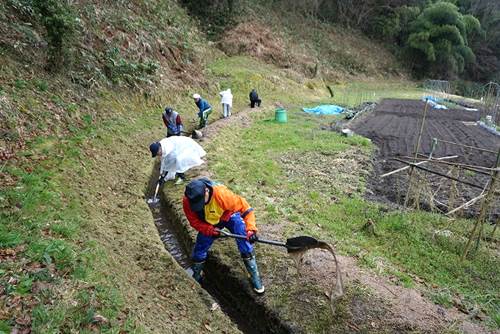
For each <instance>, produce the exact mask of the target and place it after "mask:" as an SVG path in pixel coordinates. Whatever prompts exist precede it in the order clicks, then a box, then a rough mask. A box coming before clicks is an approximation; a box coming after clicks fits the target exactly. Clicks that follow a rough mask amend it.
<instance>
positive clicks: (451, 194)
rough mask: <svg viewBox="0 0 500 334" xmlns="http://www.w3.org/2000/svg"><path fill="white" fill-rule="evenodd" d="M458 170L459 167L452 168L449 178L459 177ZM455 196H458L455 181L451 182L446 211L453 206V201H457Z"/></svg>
mask: <svg viewBox="0 0 500 334" xmlns="http://www.w3.org/2000/svg"><path fill="white" fill-rule="evenodd" d="M459 168H460V167H456V166H454V167H452V169H451V176H452V177H455V178H458V177H459V176H460V169H459ZM457 195H458V188H457V181H455V180H451V183H450V192H449V195H448V210H449V209H450V208H452V207H454V206H455V201H456V199H457ZM453 212H455V211H453ZM450 214H451V213H450Z"/></svg>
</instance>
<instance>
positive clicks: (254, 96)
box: [249, 88, 262, 108]
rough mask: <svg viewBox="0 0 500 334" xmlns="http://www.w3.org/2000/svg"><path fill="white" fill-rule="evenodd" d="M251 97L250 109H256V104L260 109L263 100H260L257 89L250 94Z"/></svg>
mask: <svg viewBox="0 0 500 334" xmlns="http://www.w3.org/2000/svg"><path fill="white" fill-rule="evenodd" d="M249 97H250V108H254V107H255V104H257V107H260V104H261V102H262V100H261V99H259V94H257V91H256V90H255V88H254V89H252V91H251V92H250V94H249Z"/></svg>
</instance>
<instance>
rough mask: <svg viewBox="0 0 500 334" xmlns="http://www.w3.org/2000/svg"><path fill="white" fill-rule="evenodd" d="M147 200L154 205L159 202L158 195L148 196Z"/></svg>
mask: <svg viewBox="0 0 500 334" xmlns="http://www.w3.org/2000/svg"><path fill="white" fill-rule="evenodd" d="M147 202H148V204H150V205H155V204H158V203H159V202H160V199H159V198H158V197H153V198H149V199H148V201H147Z"/></svg>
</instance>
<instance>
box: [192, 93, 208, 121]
mask: <svg viewBox="0 0 500 334" xmlns="http://www.w3.org/2000/svg"><path fill="white" fill-rule="evenodd" d="M193 99H194V103H196V106H197V107H198V109H199V110H200V111H199V112H198V117H199V118H200V125H199V129H202V128H204V127H205V125H207V119H208V115H210V114H211V113H212V106H210V104H208V102H207V100H205V99H202V98H201V96H200V94H193Z"/></svg>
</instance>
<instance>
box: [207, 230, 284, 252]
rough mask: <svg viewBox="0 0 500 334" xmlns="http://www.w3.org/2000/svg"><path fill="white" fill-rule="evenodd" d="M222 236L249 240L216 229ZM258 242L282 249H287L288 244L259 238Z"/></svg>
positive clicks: (242, 236)
mask: <svg viewBox="0 0 500 334" xmlns="http://www.w3.org/2000/svg"><path fill="white" fill-rule="evenodd" d="M216 230H217V231H218V232H219V233H220V234H222V235H223V236H225V237H231V238H235V239H245V240H246V239H247V237H245V236H244V235H240V234H233V233H229V232H226V231H224V230H220V229H216ZM256 242H260V243H262V244H268V245H273V246H281V247H285V248H287V246H286V244H285V243H284V242H280V241H274V240H266V239H261V238H258V239H257V240H256Z"/></svg>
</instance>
